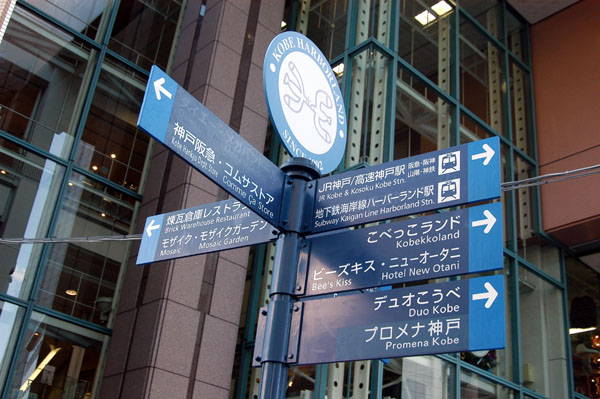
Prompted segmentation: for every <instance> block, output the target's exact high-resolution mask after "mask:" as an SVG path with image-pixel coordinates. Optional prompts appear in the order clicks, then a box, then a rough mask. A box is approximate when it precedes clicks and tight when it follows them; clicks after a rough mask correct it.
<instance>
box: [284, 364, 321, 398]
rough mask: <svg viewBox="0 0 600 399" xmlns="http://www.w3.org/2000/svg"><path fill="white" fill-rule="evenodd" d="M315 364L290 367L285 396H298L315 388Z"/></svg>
mask: <svg viewBox="0 0 600 399" xmlns="http://www.w3.org/2000/svg"><path fill="white" fill-rule="evenodd" d="M315 368H316V366H302V367H290V370H289V372H288V383H287V391H286V393H285V397H286V398H300V397H303V396H305V395H307V394H310V393H312V392H313V391H314V390H315Z"/></svg>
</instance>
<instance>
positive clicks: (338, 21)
mask: <svg viewBox="0 0 600 399" xmlns="http://www.w3.org/2000/svg"><path fill="white" fill-rule="evenodd" d="M299 3H300V4H299V5H298V22H297V24H296V31H298V32H300V33H302V34H304V35H306V36H307V37H308V38H309V39H310V40H312V41H313V42H314V43H315V44H316V45H317V46H318V47H319V49H320V50H321V51H322V52H323V54H324V55H325V57H327V59H329V60H331V59H333V58H335V57H337V56H338V55H340V54H341V53H342V52H343V51H344V45H345V43H346V25H347V22H346V21H347V19H348V2H347V1H346V0H325V1H318V2H317V1H313V2H310V1H302V2H299ZM362 3H365V2H362ZM367 9H369V7H367Z"/></svg>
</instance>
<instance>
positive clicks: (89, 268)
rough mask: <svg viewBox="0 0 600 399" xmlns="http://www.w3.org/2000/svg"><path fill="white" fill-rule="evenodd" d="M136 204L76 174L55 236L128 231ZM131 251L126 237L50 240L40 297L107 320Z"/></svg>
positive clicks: (70, 310)
mask: <svg viewBox="0 0 600 399" xmlns="http://www.w3.org/2000/svg"><path fill="white" fill-rule="evenodd" d="M135 206H136V203H135V201H134V200H132V199H130V198H128V197H127V196H124V195H122V194H119V193H117V192H115V190H113V189H111V188H109V187H106V186H103V185H102V184H100V183H98V182H95V181H94V180H92V179H90V178H88V177H85V176H82V175H80V174H78V173H73V174H72V175H71V178H70V179H69V186H68V188H67V192H66V194H65V199H64V201H63V204H62V209H61V210H60V214H59V217H58V223H57V226H56V229H55V233H54V235H55V236H57V237H90V236H92V237H93V236H117V235H125V234H129V232H130V227H131V218H132V216H133V212H134V207H135ZM127 254H128V242H127V241H115V240H111V241H105V242H94V241H91V242H90V241H87V240H86V241H83V242H75V243H56V244H51V247H50V251H49V254H48V260H47V264H46V269H45V274H44V277H43V279H42V282H41V285H40V290H39V292H38V294H37V299H36V301H37V302H38V303H39V304H41V305H43V306H47V307H50V308H52V309H55V310H58V311H60V312H63V313H66V314H69V315H71V316H74V317H78V318H81V319H84V320H88V321H91V322H94V323H99V324H106V323H107V322H108V321H109V318H110V315H111V310H112V309H113V307H114V306H115V305H114V304H113V303H114V298H115V294H116V292H115V289H116V285H117V280H118V277H119V274H120V271H121V270H122V268H123V267H124V265H125V264H126V261H127V258H126V257H127Z"/></svg>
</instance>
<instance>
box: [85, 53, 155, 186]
mask: <svg viewBox="0 0 600 399" xmlns="http://www.w3.org/2000/svg"><path fill="white" fill-rule="evenodd" d="M145 82H146V79H145V78H143V77H141V76H140V75H139V74H138V73H137V72H134V71H132V70H131V69H129V68H126V67H125V66H123V65H121V64H119V63H117V62H113V61H112V60H110V59H107V62H105V63H104V64H103V66H102V72H101V73H100V79H99V81H98V86H97V87H96V91H95V93H94V98H93V100H92V105H91V107H90V112H89V114H88V116H87V120H86V123H85V129H84V131H83V136H82V144H81V145H80V146H79V149H78V153H77V159H76V163H77V165H78V166H80V167H82V168H84V169H87V170H89V171H91V172H93V173H96V174H98V175H100V176H103V177H105V178H107V179H109V180H110V181H113V182H115V183H117V184H119V185H121V186H123V187H126V188H128V189H131V190H133V191H138V190H139V189H140V187H139V185H140V180H141V177H142V169H143V167H144V161H145V159H146V155H147V154H146V153H147V151H148V144H149V136H148V135H147V134H145V133H143V132H142V131H141V130H138V129H137V127H136V125H137V118H138V113H139V110H140V107H141V105H142V100H143V98H144V91H145V89H146V83H145Z"/></svg>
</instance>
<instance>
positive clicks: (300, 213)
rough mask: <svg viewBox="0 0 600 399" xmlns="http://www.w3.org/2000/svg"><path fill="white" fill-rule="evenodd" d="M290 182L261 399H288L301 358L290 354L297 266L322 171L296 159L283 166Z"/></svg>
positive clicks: (264, 353) (275, 273)
mask: <svg viewBox="0 0 600 399" xmlns="http://www.w3.org/2000/svg"><path fill="white" fill-rule="evenodd" d="M281 169H282V170H283V171H284V172H285V173H286V175H287V179H286V183H285V188H284V198H285V199H287V200H285V201H282V203H283V204H284V205H283V209H282V212H281V219H280V220H281V226H282V227H284V228H285V230H286V231H285V232H284V233H283V234H282V235H281V236H280V238H279V239H278V241H277V248H276V250H275V260H274V264H273V278H272V282H271V291H270V294H269V307H268V310H267V315H266V324H265V334H264V341H263V350H262V356H261V358H260V359H255V360H257V361H259V362H260V363H261V365H262V376H261V380H260V396H259V397H260V398H265V399H266V398H273V399H276V398H284V397H285V391H286V388H287V376H288V368H289V366H288V363H289V362H294V361H295V360H296V359H295V357H296V356H297V355H296V354H295V353H293V351H292V352H288V343H289V338H290V330H291V323H292V314H293V313H294V312H298V311H299V310H300V309H299V308H298V307H297V306H294V297H293V295H294V292H295V289H296V275H297V266H298V260H299V254H300V245H301V238H300V236H299V234H300V233H301V232H302V231H303V230H306V228H307V227H308V224H307V223H306V222H305V221H304V220H303V219H304V218H305V217H307V215H309V213H308V212H305V211H304V209H305V207H306V206H311V205H312V203H311V201H312V198H314V194H311V191H313V193H314V183H313V182H312V180H313V179H315V178H318V177H319V171H318V170H317V169H316V168H315V167H314V164H313V163H312V162H311V161H310V160H307V159H303V158H292V159H291V160H290V161H288V162H286V163H285V164H283V165H282V166H281Z"/></svg>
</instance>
